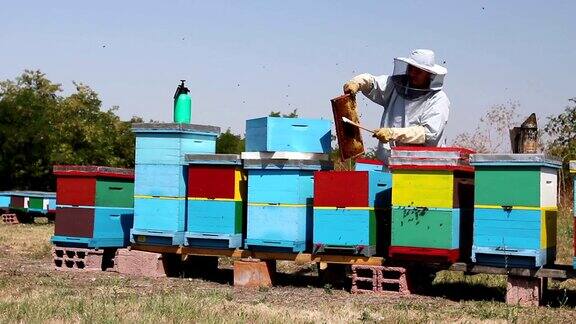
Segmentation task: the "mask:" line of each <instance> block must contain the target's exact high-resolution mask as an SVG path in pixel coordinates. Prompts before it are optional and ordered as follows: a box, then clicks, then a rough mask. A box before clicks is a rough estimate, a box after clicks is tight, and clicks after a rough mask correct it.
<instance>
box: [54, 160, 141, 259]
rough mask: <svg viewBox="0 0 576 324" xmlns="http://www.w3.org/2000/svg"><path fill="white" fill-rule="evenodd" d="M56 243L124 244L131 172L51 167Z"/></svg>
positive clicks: (129, 214)
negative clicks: (52, 173) (53, 185)
mask: <svg viewBox="0 0 576 324" xmlns="http://www.w3.org/2000/svg"><path fill="white" fill-rule="evenodd" d="M54 175H56V190H57V196H56V220H55V226H54V236H53V237H52V243H54V244H55V245H57V246H71V247H87V248H109V247H124V246H126V245H127V244H128V241H129V233H130V228H132V223H133V217H134V209H133V204H134V198H133V196H134V182H133V181H134V171H133V170H130V169H122V168H109V167H98V166H55V167H54Z"/></svg>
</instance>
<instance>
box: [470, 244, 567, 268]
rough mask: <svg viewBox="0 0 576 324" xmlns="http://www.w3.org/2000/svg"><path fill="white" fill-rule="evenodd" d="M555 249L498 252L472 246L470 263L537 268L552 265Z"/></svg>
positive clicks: (492, 249) (554, 258)
mask: <svg viewBox="0 0 576 324" xmlns="http://www.w3.org/2000/svg"><path fill="white" fill-rule="evenodd" d="M555 260H556V248H554V247H552V248H548V249H537V250H534V249H526V250H523V249H517V250H500V249H496V248H489V247H479V246H475V245H474V246H472V262H475V263H478V264H481V265H488V266H493V267H502V268H539V267H542V266H543V265H546V264H553V263H554V261H555Z"/></svg>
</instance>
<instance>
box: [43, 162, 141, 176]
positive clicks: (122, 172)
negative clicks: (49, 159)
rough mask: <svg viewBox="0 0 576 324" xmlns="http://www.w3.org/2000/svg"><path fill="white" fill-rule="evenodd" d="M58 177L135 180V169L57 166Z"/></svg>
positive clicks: (55, 172) (55, 169) (56, 173)
mask: <svg viewBox="0 0 576 324" xmlns="http://www.w3.org/2000/svg"><path fill="white" fill-rule="evenodd" d="M53 170H54V172H53V173H54V174H55V175H57V176H85V177H112V178H124V179H134V169H126V168H113V167H106V166H97V165H55V166H54V168H53Z"/></svg>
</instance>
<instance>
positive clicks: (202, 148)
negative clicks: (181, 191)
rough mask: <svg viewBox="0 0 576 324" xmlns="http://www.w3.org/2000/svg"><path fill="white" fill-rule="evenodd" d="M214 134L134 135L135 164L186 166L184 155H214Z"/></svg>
mask: <svg viewBox="0 0 576 324" xmlns="http://www.w3.org/2000/svg"><path fill="white" fill-rule="evenodd" d="M216 137H217V135H216V134H205V133H186V132H182V133H180V132H173V133H166V132H155V131H149V132H138V133H136V164H182V165H183V164H186V162H185V158H184V156H185V154H186V153H215V152H216Z"/></svg>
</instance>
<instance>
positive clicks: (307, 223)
mask: <svg viewBox="0 0 576 324" xmlns="http://www.w3.org/2000/svg"><path fill="white" fill-rule="evenodd" d="M312 213H313V211H312V207H311V206H310V207H284V206H251V205H248V213H247V231H246V240H245V241H244V246H245V247H246V248H253V247H254V246H265V247H278V248H288V249H292V251H293V252H302V251H304V250H305V249H306V248H308V247H309V245H310V243H311V240H312Z"/></svg>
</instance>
